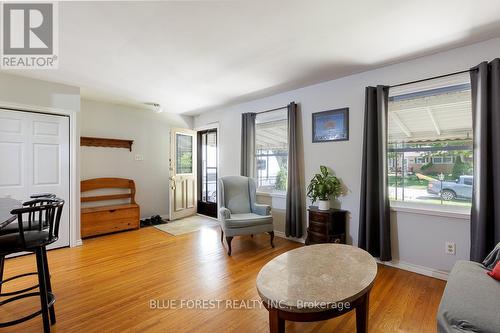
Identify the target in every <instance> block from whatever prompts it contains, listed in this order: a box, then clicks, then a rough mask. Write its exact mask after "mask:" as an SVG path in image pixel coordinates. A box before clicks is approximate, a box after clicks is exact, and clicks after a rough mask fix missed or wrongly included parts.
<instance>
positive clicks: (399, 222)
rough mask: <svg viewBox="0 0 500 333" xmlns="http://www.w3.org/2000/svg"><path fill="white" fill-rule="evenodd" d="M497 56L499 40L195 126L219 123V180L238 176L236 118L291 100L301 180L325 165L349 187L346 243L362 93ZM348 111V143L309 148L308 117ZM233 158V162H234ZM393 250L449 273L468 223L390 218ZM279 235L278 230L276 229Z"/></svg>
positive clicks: (269, 100) (220, 112) (201, 119)
mask: <svg viewBox="0 0 500 333" xmlns="http://www.w3.org/2000/svg"><path fill="white" fill-rule="evenodd" d="M498 56H500V39H492V40H489V41H486V42H482V43H478V44H474V45H470V46H467V47H462V48H457V49H454V50H451V51H448V52H442V53H437V54H434V55H431V56H427V57H423V58H419V59H415V60H411V61H407V62H403V63H400V64H395V65H391V66H387V67H383V68H379V69H376V70H372V71H368V72H364V73H360V74H355V75H351V76H347V77H344V78H341V79H337V80H333V81H328V82H324V83H320V84H316V85H312V86H308V87H305V88H301V89H297V90H293V91H289V92H285V93H281V94H277V95H274V96H270V97H266V98H262V99H258V100H254V101H250V102H246V103H242V104H238V105H234V106H229V107H224V108H219V109H217V110H213V111H209V112H205V113H202V114H200V115H199V116H197V117H196V118H195V126H203V125H205V124H207V123H210V122H214V121H218V122H219V126H220V141H219V143H220V175H221V176H225V175H234V174H239V170H240V166H239V163H238V162H236V161H239V156H240V126H241V125H240V123H241V121H240V114H241V113H243V112H259V111H263V110H266V109H271V108H274V107H279V106H283V105H286V104H288V103H289V102H291V101H295V102H297V103H299V104H300V109H301V114H302V124H303V132H304V137H303V145H304V159H305V170H304V172H305V180H306V182H307V181H308V180H309V179H311V177H312V176H313V174H314V172H315V171H316V170H317V169H318V168H319V166H320V165H321V164H324V165H327V166H330V167H331V168H332V169H333V170H334V171H335V172H336V174H337V176H339V177H340V178H341V179H342V181H343V182H344V183H345V184H346V185H347V187H348V188H349V193H348V195H347V196H345V197H343V198H341V204H342V208H344V209H347V210H349V211H350V212H351V216H350V221H349V225H348V233H349V236H348V242H350V243H353V244H356V243H357V237H358V219H359V214H358V213H359V192H360V186H361V185H360V178H361V159H362V133H363V132H362V131H363V112H364V89H365V87H366V86H368V85H377V84H386V85H392V84H397V83H403V82H407V81H413V80H418V79H422V78H428V77H433V76H437V75H441V74H447V73H451V72H455V71H460V70H464V69H468V68H470V67H472V66H474V65H477V64H478V63H479V62H481V61H486V60H491V59H493V58H495V57H498ZM342 107H349V108H350V119H349V121H350V140H349V141H345V142H329V143H312V140H311V136H312V133H311V131H312V129H311V127H312V124H311V114H312V113H313V112H318V111H323V110H330V109H335V108H342ZM235 157H236V158H235ZM395 214H396V216H397V218H396V219H393V222H392V223H393V224H394V223H396V226H395V227H394V229H395V230H397V235H395V237H394V238H395V239H397V246H395V248H394V253H393V256H394V258H396V259H397V260H399V261H401V262H405V263H408V264H412V265H417V266H425V267H428V268H430V269H434V270H444V271H447V270H450V269H451V267H452V265H453V263H454V261H455V260H456V259H467V258H468V256H469V241H468V239H469V235H468V232H469V231H468V226H469V224H468V222H467V221H465V222H464V221H463V220H459V219H458V220H457V219H454V218H443V217H436V216H421V215H418V214H417V215H415V214H410V213H401V212H398V213H395ZM278 231H281V230H278ZM445 241H454V242H456V246H457V255H456V256H452V257H450V256H449V255H446V254H445V253H444V248H445Z"/></svg>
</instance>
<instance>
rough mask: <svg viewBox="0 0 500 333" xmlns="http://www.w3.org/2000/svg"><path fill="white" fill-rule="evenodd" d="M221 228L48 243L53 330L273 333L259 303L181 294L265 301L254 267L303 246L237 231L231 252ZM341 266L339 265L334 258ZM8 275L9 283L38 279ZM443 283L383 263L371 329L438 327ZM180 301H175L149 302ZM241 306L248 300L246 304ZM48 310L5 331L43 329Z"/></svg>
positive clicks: (9, 270)
mask: <svg viewBox="0 0 500 333" xmlns="http://www.w3.org/2000/svg"><path fill="white" fill-rule="evenodd" d="M219 237H220V234H219V230H218V229H217V228H211V227H205V228H202V229H201V230H200V231H198V232H194V233H190V234H186V235H181V236H177V237H174V236H171V235H169V234H167V233H164V232H162V231H159V230H156V229H155V228H144V229H141V230H137V231H130V232H124V233H119V234H114V235H109V236H103V237H98V238H94V239H89V240H85V241H84V245H83V246H81V247H77V248H71V249H70V248H65V249H59V250H53V251H49V254H48V256H49V263H50V269H51V274H52V284H53V289H54V292H55V294H56V297H57V302H56V314H57V324H56V325H55V326H53V332H56V333H57V332H85V333H87V332H209V333H218V332H238V333H245V332H267V331H268V313H267V311H266V310H265V309H264V308H263V307H262V308H253V309H208V310H204V309H186V308H179V306H180V302H181V300H189V299H198V300H233V299H234V300H237V301H238V300H249V301H251V300H259V297H258V294H257V290H256V288H255V280H256V277H257V273H258V272H259V270H260V269H261V268H262V266H263V265H264V264H265V263H266V262H268V261H269V260H271V259H272V258H274V257H276V256H278V255H280V254H281V253H284V252H286V251H289V250H291V249H294V248H297V247H299V246H302V245H301V244H298V243H294V242H291V241H288V240H285V239H281V238H277V239H276V240H275V243H276V247H275V248H274V249H272V248H271V247H270V246H269V236H267V235H256V236H255V237H254V238H253V239H252V238H250V237H237V238H235V239H234V240H233V255H232V256H231V257H228V256H227V255H226V250H225V248H224V247H223V246H222V244H221V243H220V239H219ZM332 264H335V263H332ZM34 267H35V260H34V258H33V256H32V255H29V256H23V257H19V258H13V259H8V260H7V262H6V274H5V276H6V277H9V276H12V275H14V274H20V273H23V272H28V271H33V270H34ZM34 282H35V280H34V279H33V278H31V277H30V278H26V279H24V280H23V281H19V282H15V283H11V284H10V285H6V286H5V287H4V290H5V291H9V290H15V289H18V288H21V287H23V286H27V285H29V284H33V283H34ZM444 286H445V283H444V282H443V281H440V280H436V279H433V278H429V277H425V276H422V275H418V274H414V273H410V272H406V271H402V270H398V269H396V268H390V267H386V266H380V265H379V272H378V275H377V280H376V282H375V286H374V288H373V290H372V294H371V298H370V314H369V316H370V322H369V330H370V332H381V333H389V332H425V333H429V332H435V331H436V323H435V314H436V311H437V307H438V305H439V301H440V298H441V295H442V293H443V289H444ZM151 300H159V301H164V302H165V304H166V302H167V301H168V300H176V301H177V302H178V303H177V305H178V308H176V309H151V308H150V301H151ZM239 304H240V305H241V303H239ZM38 307H39V303H38V299H37V298H34V299H29V300H23V301H22V302H18V303H16V304H9V305H5V306H3V307H1V308H0V320H1V321H4V320H9V319H12V318H15V317H16V316H19V315H23V314H28V313H30V312H33V311H35V310H37V309H38ZM355 326H356V321H355V316H354V313H353V312H351V313H348V314H346V315H344V316H342V317H339V318H335V319H331V320H328V321H324V322H316V323H290V322H287V325H286V330H287V332H296V333H299V332H300V333H302V332H340V333H342V332H355ZM41 331H42V323H41V318H35V319H32V320H30V321H28V322H26V323H23V324H21V325H18V326H15V327H12V328H10V329H7V328H5V329H0V332H41Z"/></svg>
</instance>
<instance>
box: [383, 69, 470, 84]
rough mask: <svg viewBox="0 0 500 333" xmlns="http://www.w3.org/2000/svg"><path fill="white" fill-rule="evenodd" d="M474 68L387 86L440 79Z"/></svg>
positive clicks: (467, 71)
mask: <svg viewBox="0 0 500 333" xmlns="http://www.w3.org/2000/svg"><path fill="white" fill-rule="evenodd" d="M475 70H477V68H472V69H467V70H464V71H459V72H454V73H449V74H443V75H439V76H434V77H429V78H426V79H420V80H416V81H410V82H405V83H399V84H395V85H392V86H389V88H396V87H401V86H406V85H408V84H413V83H420V82H425V81H429V80H435V79H441V78H443V77H448V76H453V75H458V74H464V73H469V72H471V71H475Z"/></svg>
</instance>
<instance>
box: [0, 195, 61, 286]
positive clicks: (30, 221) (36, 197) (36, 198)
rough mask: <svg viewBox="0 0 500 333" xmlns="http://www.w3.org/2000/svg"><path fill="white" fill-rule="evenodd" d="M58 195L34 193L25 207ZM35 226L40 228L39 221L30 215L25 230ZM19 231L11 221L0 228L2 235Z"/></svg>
mask: <svg viewBox="0 0 500 333" xmlns="http://www.w3.org/2000/svg"><path fill="white" fill-rule="evenodd" d="M55 197H56V195H55V194H53V193H39V194H32V195H31V196H30V198H31V199H34V200H30V201H26V202H24V203H23V207H34V206H42V205H46V204H48V203H50V202H51V201H50V200H44V199H54V198H55ZM34 228H38V221H34V220H33V219H32V218H31V217H28V219H27V220H26V221H25V222H24V230H31V229H34ZM17 232H19V226H18V224H17V223H10V224H9V225H7V226H6V227H4V228H2V229H0V236H1V235H5V234H12V233H17ZM0 291H1V285H0Z"/></svg>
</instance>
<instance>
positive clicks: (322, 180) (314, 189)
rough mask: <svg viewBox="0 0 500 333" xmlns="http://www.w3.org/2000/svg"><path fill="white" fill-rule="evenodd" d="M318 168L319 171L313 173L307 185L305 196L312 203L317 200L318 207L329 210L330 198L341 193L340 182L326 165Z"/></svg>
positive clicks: (336, 196)
mask: <svg viewBox="0 0 500 333" xmlns="http://www.w3.org/2000/svg"><path fill="white" fill-rule="evenodd" d="M319 168H320V171H321V172H320V173H317V174H316V175H314V177H313V179H311V182H310V183H309V186H307V196H308V197H309V198H311V199H312V202H313V203H315V202H316V201H319V203H318V209H320V210H329V209H330V198H332V197H333V198H338V197H339V196H340V195H341V194H342V184H341V183H340V180H339V179H338V178H337V177H335V176H334V175H332V174H331V173H330V172H329V171H328V168H327V167H326V166H324V165H322V166H320V167H319Z"/></svg>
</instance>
